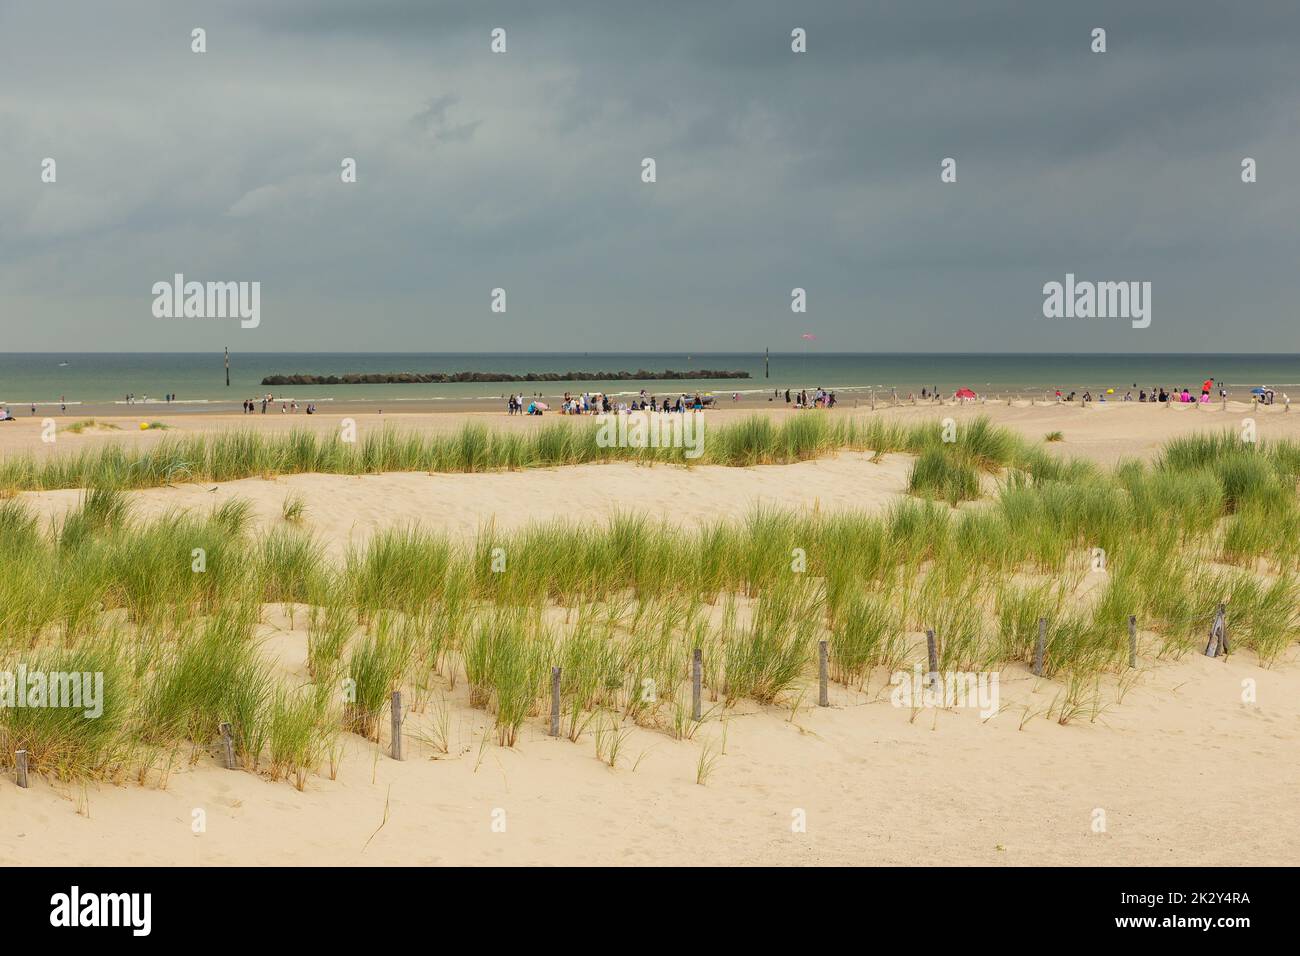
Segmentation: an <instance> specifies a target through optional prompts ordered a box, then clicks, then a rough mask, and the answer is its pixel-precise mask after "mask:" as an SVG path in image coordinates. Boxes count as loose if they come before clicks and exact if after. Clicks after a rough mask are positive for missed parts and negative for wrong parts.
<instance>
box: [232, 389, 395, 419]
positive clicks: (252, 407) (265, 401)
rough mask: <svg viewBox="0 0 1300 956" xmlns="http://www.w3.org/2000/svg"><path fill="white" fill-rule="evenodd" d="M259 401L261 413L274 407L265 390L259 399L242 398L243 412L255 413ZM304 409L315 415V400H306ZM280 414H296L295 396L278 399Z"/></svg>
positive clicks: (272, 399) (272, 400)
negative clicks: (287, 399)
mask: <svg viewBox="0 0 1300 956" xmlns="http://www.w3.org/2000/svg"><path fill="white" fill-rule="evenodd" d="M259 401H260V402H261V405H262V414H263V415H265V414H266V409H267V408H268V407H272V408H273V407H275V396H274V395H272V394H271V393H270V392H267V393H266V394H265V395H263V396H262V397H261V398H260V399H257V398H246V399H244V414H245V415H254V414H256V413H257V406H258V402H259ZM305 411H306V412H307V414H308V415H315V414H316V403H315V402H308V403H307V404H306V406H305ZM380 411H381V412H382V411H383V409H380ZM280 414H282V415H296V414H298V400H297V399H296V398H294V399H290V400H289V401H287V402H286V401H285V400H284V399H280Z"/></svg>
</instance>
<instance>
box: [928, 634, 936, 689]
mask: <svg viewBox="0 0 1300 956" xmlns="http://www.w3.org/2000/svg"><path fill="white" fill-rule="evenodd" d="M925 649H926V652H927V654H928V656H929V658H930V673H929V674H927V675H926V683H927V684H929V685H930V686H931V687H933V686H934V685H935V681H936V680H937V678H938V676H939V645H938V643H937V642H936V641H935V639H934V631H933V630H927V631H926V632H925Z"/></svg>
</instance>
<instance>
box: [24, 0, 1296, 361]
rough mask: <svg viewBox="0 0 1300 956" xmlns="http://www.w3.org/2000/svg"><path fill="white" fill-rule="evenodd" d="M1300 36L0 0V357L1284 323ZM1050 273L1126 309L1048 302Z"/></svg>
mask: <svg viewBox="0 0 1300 956" xmlns="http://www.w3.org/2000/svg"><path fill="white" fill-rule="evenodd" d="M195 27H202V28H204V29H205V30H206V31H207V47H208V51H207V53H205V54H195V53H192V52H190V44H191V30H192V29H193V28H195ZM496 27H500V28H503V29H505V31H506V37H507V48H508V52H506V53H505V54H493V53H492V52H490V49H489V42H490V36H489V34H490V32H491V31H492V29H493V28H496ZM795 27H802V28H804V29H806V30H807V35H808V52H807V53H803V54H796V53H793V52H791V49H790V31H791V30H792V29H793V28H795ZM1094 27H1103V28H1105V29H1106V31H1107V38H1106V39H1107V46H1108V50H1107V52H1106V53H1104V54H1095V53H1093V52H1091V50H1090V46H1091V42H1092V40H1091V36H1090V34H1091V31H1092V29H1093V28H1094ZM1298 51H1300V4H1297V3H1296V2H1295V0H1276V2H1274V0H1237V2H1232V3H1217V2H1207V0H1177V2H1150V0H1144V2H1141V3H1136V2H1133V0H1115V2H1087V3H1065V2H1058V0H1050V2H1049V0H1032V2H1029V0H1026V2H1015V3H1013V2H996V0H984V2H974V0H972V2H956V0H945V2H942V3H931V2H921V0H899V2H887V3H886V2H878V3H873V2H868V0H837V2H829V0H800V2H775V0H735V2H720V0H681V2H679V0H647V2H643V3H631V2H625V0H547V2H541V0H521V2H514V0H491V2H488V0H458V2H436V0H256V2H251V0H249V2H245V0H222V2H220V3H217V2H209V3H189V2H185V0H156V2H130V0H124V2H114V3H105V2H102V0H79V2H62V0H32V2H26V0H0V329H3V344H0V349H7V350H15V351H19V350H51V351H54V350H73V351H75V350H110V351H116V350H123V351H136V350H150V351H171V350H182V351H189V350H195V351H201V350H208V349H219V348H220V347H221V346H223V345H226V344H229V345H230V346H231V347H232V348H238V349H240V350H242V351H275V350H300V351H314V350H322V351H348V350H363V351H381V350H409V351H529V350H542V351H573V350H576V351H592V352H609V351H637V350H664V351H688V352H690V351H697V352H698V351H706V350H715V351H758V350H761V349H762V348H764V347H765V346H770V347H771V348H772V349H773V350H774V351H785V350H795V349H798V348H799V346H800V341H799V336H800V334H801V333H802V332H805V331H811V332H814V333H816V334H817V335H818V347H819V348H823V349H828V350H834V351H1053V352H1056V351H1101V352H1127V351H1231V352H1243V351H1262V352H1300V322H1298V321H1297V320H1298V319H1300V315H1298V314H1297V304H1296V302H1297V291H1298V290H1300V239H1298V238H1297V223H1298V222H1300V184H1298V183H1297V171H1298V170H1300V53H1298ZM647 156H649V157H653V158H654V159H655V160H656V163H657V173H658V181H657V182H656V183H654V184H644V183H642V182H641V160H642V158H643V157H647ZM1247 156H1249V157H1253V158H1255V159H1256V160H1257V162H1258V176H1259V181H1258V182H1257V183H1254V184H1251V185H1246V184H1243V183H1242V182H1241V165H1240V164H1241V161H1242V159H1243V157H1247ZM45 157H53V158H54V159H55V160H56V162H57V176H58V179H57V182H56V183H54V184H45V183H42V182H41V161H42V159H43V158H45ZM343 157H354V158H355V159H356V161H357V166H358V180H359V181H358V182H357V183H356V184H343V183H342V182H341V181H340V161H341V160H342V159H343ZM945 157H953V158H954V159H955V160H956V162H957V182H956V183H955V184H944V183H941V182H940V178H939V173H940V162H941V160H942V159H943V158H945ZM176 272H182V273H184V274H185V276H186V278H187V279H194V280H199V281H208V280H214V281H215V280H222V281H225V280H232V281H239V280H243V281H259V282H261V284H262V288H261V325H260V327H259V328H257V329H248V330H241V329H240V328H239V327H238V322H237V321H232V320H221V319H157V318H154V316H153V314H152V312H151V305H152V302H153V296H152V293H151V287H152V285H153V284H154V283H155V282H158V281H162V280H170V278H171V277H172V275H173V274H174V273H176ZM1067 272H1072V273H1074V274H1076V276H1078V277H1079V278H1080V279H1092V280H1098V281H1102V280H1143V281H1150V282H1151V283H1152V322H1151V326H1150V328H1147V329H1141V330H1138V329H1133V328H1131V327H1130V325H1129V323H1127V322H1123V321H1115V320H1111V321H1102V320H1092V321H1085V320H1050V319H1044V318H1043V317H1042V305H1043V292H1042V287H1043V284H1044V283H1045V282H1049V281H1052V280H1057V281H1061V280H1063V279H1064V277H1065V274H1066V273H1067ZM796 286H799V287H803V288H805V289H806V290H807V295H808V313H807V315H794V314H792V313H791V311H790V290H791V289H792V288H793V287H796ZM494 287H503V288H505V290H506V294H507V303H508V310H507V312H506V313H505V314H504V315H498V314H493V313H492V312H490V310H489V304H490V292H491V290H492V289H493V288H494Z"/></svg>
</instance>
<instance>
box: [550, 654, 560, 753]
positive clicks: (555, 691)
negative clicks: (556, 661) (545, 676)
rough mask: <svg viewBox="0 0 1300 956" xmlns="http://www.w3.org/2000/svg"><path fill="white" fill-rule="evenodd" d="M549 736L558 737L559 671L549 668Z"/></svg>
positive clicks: (556, 668)
mask: <svg viewBox="0 0 1300 956" xmlns="http://www.w3.org/2000/svg"><path fill="white" fill-rule="evenodd" d="M551 736H552V737H558V736H560V669H559V668H558V667H552V668H551Z"/></svg>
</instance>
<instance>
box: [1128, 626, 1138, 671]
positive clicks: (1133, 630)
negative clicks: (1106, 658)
mask: <svg viewBox="0 0 1300 956" xmlns="http://www.w3.org/2000/svg"><path fill="white" fill-rule="evenodd" d="M1128 666H1129V667H1137V666H1138V619H1137V616H1136V615H1133V614H1130V615H1129V616H1128Z"/></svg>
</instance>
